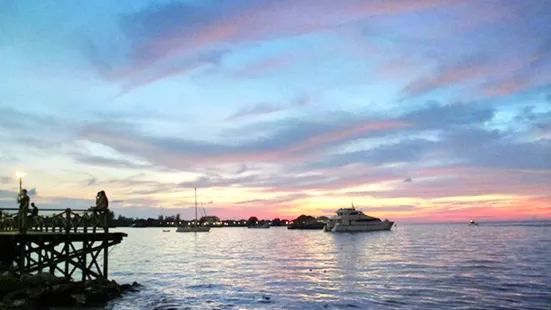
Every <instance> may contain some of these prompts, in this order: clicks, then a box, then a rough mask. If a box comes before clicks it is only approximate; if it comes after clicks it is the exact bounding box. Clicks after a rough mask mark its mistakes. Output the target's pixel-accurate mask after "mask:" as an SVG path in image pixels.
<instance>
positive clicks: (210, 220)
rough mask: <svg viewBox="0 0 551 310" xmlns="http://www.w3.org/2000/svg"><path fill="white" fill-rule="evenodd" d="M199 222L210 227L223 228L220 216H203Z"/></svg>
mask: <svg viewBox="0 0 551 310" xmlns="http://www.w3.org/2000/svg"><path fill="white" fill-rule="evenodd" d="M199 222H201V223H204V224H207V225H210V226H222V221H221V220H220V218H219V217H218V216H203V217H202V218H201V219H200V220H199Z"/></svg>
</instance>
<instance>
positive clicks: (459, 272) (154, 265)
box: [110, 223, 551, 309]
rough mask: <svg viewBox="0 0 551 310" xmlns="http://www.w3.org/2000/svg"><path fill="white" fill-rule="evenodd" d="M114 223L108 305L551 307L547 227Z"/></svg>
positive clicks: (550, 234)
mask: <svg viewBox="0 0 551 310" xmlns="http://www.w3.org/2000/svg"><path fill="white" fill-rule="evenodd" d="M174 230H175V229H173V228H172V229H171V232H170V233H165V232H162V229H160V228H128V229H118V231H124V232H127V233H128V235H129V236H128V238H126V239H125V240H124V242H123V243H122V244H120V245H118V246H117V247H116V248H114V249H113V250H112V252H111V254H110V255H111V256H110V264H111V265H110V273H111V278H112V279H115V280H117V281H119V282H132V281H138V282H140V283H142V284H144V288H143V289H142V291H141V292H138V293H132V294H130V295H126V296H125V297H123V298H122V299H119V300H117V301H115V302H114V303H113V304H111V305H110V308H112V309H354V308H358V309H551V224H550V223H543V224H542V223H539V224H529V225H526V224H523V223H516V224H514V225H511V224H481V226H479V227H469V226H468V225H458V224H449V225H436V224H431V225H401V224H400V225H399V227H398V228H396V229H395V230H394V231H391V232H375V233H356V234H332V233H324V232H322V231H297V230H287V229H286V228H279V227H277V228H276V227H272V228H270V229H247V228H213V229H211V231H210V232H209V233H197V234H194V233H176V232H174Z"/></svg>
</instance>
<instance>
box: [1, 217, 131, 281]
mask: <svg viewBox="0 0 551 310" xmlns="http://www.w3.org/2000/svg"><path fill="white" fill-rule="evenodd" d="M0 211H1V213H5V212H6V211H8V212H9V211H11V212H12V213H13V212H14V211H15V212H17V211H18V209H0ZM40 212H41V213H51V215H50V216H44V215H39V216H35V217H31V216H27V215H26V214H24V215H23V216H18V214H17V213H15V214H12V215H7V216H6V215H5V214H3V215H0V266H1V267H4V268H9V269H11V270H13V271H14V272H16V273H18V274H20V275H22V274H34V273H39V272H45V271H46V272H50V273H52V274H56V273H60V274H61V275H62V276H63V277H66V278H73V275H74V274H75V272H76V271H79V273H80V274H81V277H82V281H86V280H92V279H98V278H103V279H107V275H108V266H109V247H112V246H114V245H117V244H119V243H121V242H122V240H123V238H124V237H126V236H127V235H126V234H125V233H112V232H109V225H108V222H107V213H106V212H101V213H100V212H94V211H88V210H71V209H65V210H60V209H41V210H40Z"/></svg>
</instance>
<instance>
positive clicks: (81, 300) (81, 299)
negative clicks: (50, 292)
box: [71, 293, 86, 306]
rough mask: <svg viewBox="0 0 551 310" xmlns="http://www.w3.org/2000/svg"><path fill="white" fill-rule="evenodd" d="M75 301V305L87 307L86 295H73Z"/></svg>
mask: <svg viewBox="0 0 551 310" xmlns="http://www.w3.org/2000/svg"><path fill="white" fill-rule="evenodd" d="M71 297H73V298H74V299H75V303H76V305H78V306H85V305H86V295H85V294H84V293H82V294H73V295H71Z"/></svg>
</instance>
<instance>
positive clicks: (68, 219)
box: [63, 208, 71, 278]
mask: <svg viewBox="0 0 551 310" xmlns="http://www.w3.org/2000/svg"><path fill="white" fill-rule="evenodd" d="M70 234H71V209H69V208H67V209H65V247H64V253H63V254H64V255H66V256H69V243H70V242H71V240H70V237H69V235H70ZM64 276H65V277H66V278H69V260H68V259H65V275H64Z"/></svg>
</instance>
